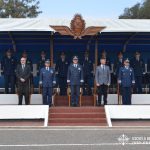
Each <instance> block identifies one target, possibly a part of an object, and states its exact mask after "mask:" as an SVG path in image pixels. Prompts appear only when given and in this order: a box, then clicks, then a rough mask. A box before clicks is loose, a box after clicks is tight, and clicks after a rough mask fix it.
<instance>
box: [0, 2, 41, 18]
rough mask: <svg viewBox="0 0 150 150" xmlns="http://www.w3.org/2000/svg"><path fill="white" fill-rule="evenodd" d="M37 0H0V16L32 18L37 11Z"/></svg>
mask: <svg viewBox="0 0 150 150" xmlns="http://www.w3.org/2000/svg"><path fill="white" fill-rule="evenodd" d="M39 3H40V2H39V1H37V0H0V18H9V17H11V18H34V17H37V16H38V15H39V14H40V13H42V12H41V11H39Z"/></svg>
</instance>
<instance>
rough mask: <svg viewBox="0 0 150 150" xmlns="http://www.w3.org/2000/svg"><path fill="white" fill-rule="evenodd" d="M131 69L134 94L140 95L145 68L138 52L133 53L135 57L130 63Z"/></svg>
mask: <svg viewBox="0 0 150 150" xmlns="http://www.w3.org/2000/svg"><path fill="white" fill-rule="evenodd" d="M131 67H132V68H133V69H134V75H135V86H134V93H137V94H142V76H143V73H144V69H145V67H144V61H143V59H142V58H141V55H140V52H138V51H137V52H136V53H135V57H134V58H133V60H132V61H131Z"/></svg>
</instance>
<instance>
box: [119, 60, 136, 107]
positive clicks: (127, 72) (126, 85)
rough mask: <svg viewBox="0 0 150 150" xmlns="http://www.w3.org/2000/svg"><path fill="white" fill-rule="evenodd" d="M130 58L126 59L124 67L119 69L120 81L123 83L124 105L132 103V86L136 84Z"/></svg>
mask: <svg viewBox="0 0 150 150" xmlns="http://www.w3.org/2000/svg"><path fill="white" fill-rule="evenodd" d="M129 63H130V62H129V60H128V59H126V60H125V61H124V67H121V68H120V70H119V77H118V83H119V84H120V85H121V90H122V101H123V104H124V105H131V95H132V86H133V85H134V84H135V79H134V71H133V69H132V68H131V67H130V65H129Z"/></svg>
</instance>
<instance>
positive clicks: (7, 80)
mask: <svg viewBox="0 0 150 150" xmlns="http://www.w3.org/2000/svg"><path fill="white" fill-rule="evenodd" d="M4 79H5V93H6V94H9V85H10V89H11V94H15V76H14V75H5V76H4Z"/></svg>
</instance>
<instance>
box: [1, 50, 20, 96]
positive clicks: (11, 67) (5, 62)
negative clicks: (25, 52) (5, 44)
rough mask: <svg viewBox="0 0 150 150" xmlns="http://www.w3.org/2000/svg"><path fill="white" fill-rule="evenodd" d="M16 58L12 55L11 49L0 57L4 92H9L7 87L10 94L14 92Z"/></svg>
mask: <svg viewBox="0 0 150 150" xmlns="http://www.w3.org/2000/svg"><path fill="white" fill-rule="evenodd" d="M16 64H17V62H16V59H15V58H14V57H13V56H12V52H11V50H8V51H7V52H6V56H5V57H4V58H3V59H2V62H1V68H2V71H3V74H4V79H5V93H6V94H8V93H9V87H10V89H11V94H14V93H15V70H16Z"/></svg>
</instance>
